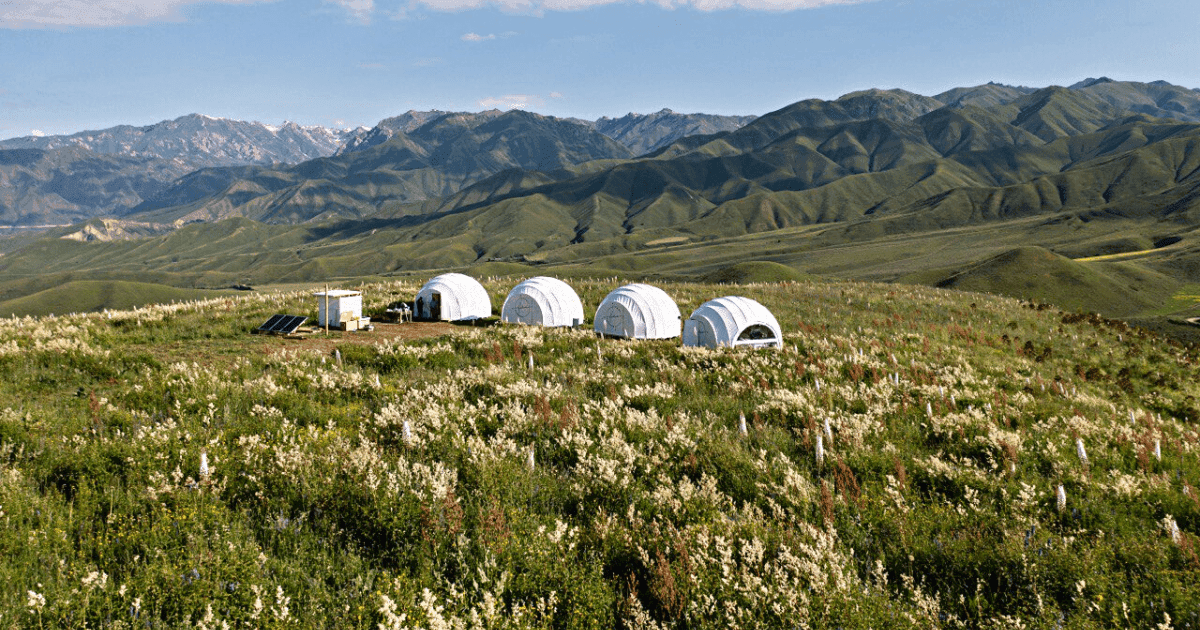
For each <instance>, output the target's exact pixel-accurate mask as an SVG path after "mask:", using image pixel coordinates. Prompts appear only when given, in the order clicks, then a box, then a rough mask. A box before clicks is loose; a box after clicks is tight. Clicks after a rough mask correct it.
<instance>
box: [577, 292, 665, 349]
mask: <svg viewBox="0 0 1200 630" xmlns="http://www.w3.org/2000/svg"><path fill="white" fill-rule="evenodd" d="M680 319H681V317H680V314H679V307H678V306H676V305H675V300H672V299H671V296H669V295H667V293H666V291H663V290H662V289H660V288H658V287H654V286H650V285H648V284H627V285H625V286H623V287H620V288H618V289H616V290H614V291H613V292H611V293H609V294H608V296H606V297H605V298H604V301H603V302H601V303H600V307H599V308H597V309H596V318H595V324H594V325H593V329H594V330H595V331H596V332H597V333H600V334H602V335H604V336H607V337H624V338H626V339H673V338H675V337H678V336H679V331H680Z"/></svg>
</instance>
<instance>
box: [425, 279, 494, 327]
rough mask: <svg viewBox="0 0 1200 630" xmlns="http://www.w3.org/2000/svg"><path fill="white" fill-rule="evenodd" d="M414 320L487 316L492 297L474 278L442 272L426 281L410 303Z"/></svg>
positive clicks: (454, 319) (490, 311)
mask: <svg viewBox="0 0 1200 630" xmlns="http://www.w3.org/2000/svg"><path fill="white" fill-rule="evenodd" d="M413 306H414V308H413V315H414V317H415V318H416V319H424V320H434V321H446V322H456V321H463V320H470V319H480V318H484V317H490V316H491V314H492V300H491V298H490V297H488V294H487V289H484V288H483V285H482V284H479V282H478V281H476V280H475V279H474V278H472V277H470V276H465V275H463V274H461V273H446V274H442V275H440V276H437V277H435V278H433V279H431V280H430V281H429V282H426V283H425V285H424V286H422V287H421V290H420V291H418V292H417V298H416V300H415V301H414V303H413Z"/></svg>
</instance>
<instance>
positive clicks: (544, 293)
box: [500, 276, 583, 326]
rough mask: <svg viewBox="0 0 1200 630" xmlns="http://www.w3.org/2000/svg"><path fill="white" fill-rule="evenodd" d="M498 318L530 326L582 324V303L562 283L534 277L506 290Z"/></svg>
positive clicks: (571, 290)
mask: <svg viewBox="0 0 1200 630" xmlns="http://www.w3.org/2000/svg"><path fill="white" fill-rule="evenodd" d="M500 319H501V320H502V321H504V322H507V323H510V324H529V325H532V326H578V325H580V324H582V323H583V302H581V301H579V294H577V293H575V289H572V288H571V285H569V284H567V283H566V282H563V281H562V280H559V279H558V278H550V277H548V276H538V277H536V278H530V279H528V280H526V281H524V282H522V283H521V284H518V285H517V286H515V287H513V290H512V291H509V292H508V297H507V298H505V300H504V306H503V307H502V308H501V309H500Z"/></svg>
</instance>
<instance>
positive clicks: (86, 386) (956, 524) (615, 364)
mask: <svg viewBox="0 0 1200 630" xmlns="http://www.w3.org/2000/svg"><path fill="white" fill-rule="evenodd" d="M518 281H519V278H501V279H491V280H488V281H487V282H486V285H487V287H488V289H489V291H490V292H491V294H492V295H493V297H494V299H495V301H496V302H497V304H496V305H497V306H498V305H499V304H498V302H499V301H502V300H503V296H504V295H505V294H506V293H507V291H508V290H509V289H510V288H511V287H512V286H513V285H515V284H516V283H517V282H518ZM572 285H573V286H575V288H576V289H577V291H579V293H580V295H581V297H582V298H583V302H584V305H585V311H589V314H590V312H593V311H594V309H595V307H596V305H597V304H598V303H599V301H600V300H601V298H602V297H603V296H604V295H605V294H606V293H608V291H610V290H611V289H613V288H615V287H616V286H617V283H616V282H614V281H604V280H596V279H579V280H573V281H572ZM418 286H419V285H418V284H417V283H415V282H407V283H404V282H401V283H380V284H373V285H369V286H365V287H363V288H364V291H365V296H366V301H367V307H368V310H372V309H380V308H382V307H383V306H384V305H386V304H387V303H389V302H391V301H393V300H396V299H411V298H412V297H413V296H414V295H415V293H416V291H417V288H418ZM662 286H663V288H664V289H665V290H667V291H668V293H670V294H671V295H672V296H673V297H674V298H675V299H676V301H677V302H678V304H679V307H680V310H681V312H683V313H684V315H685V317H686V315H687V314H688V313H690V312H691V311H692V310H693V309H694V308H696V307H697V306H699V305H700V304H701V303H703V302H704V301H706V300H708V299H710V298H713V297H717V296H719V295H724V294H727V293H730V292H737V293H739V294H743V295H746V296H748V297H752V298H754V299H756V300H758V301H760V302H762V303H763V304H764V305H766V306H768V307H769V308H770V309H772V310H773V311H774V313H775V314H776V316H777V318H778V319H779V322H780V324H781V325H782V327H783V331H784V335H785V345H784V347H783V348H782V349H780V350H778V351H759V352H742V351H730V350H727V349H721V350H703V349H686V348H681V347H680V346H679V345H678V343H676V342H669V341H668V342H661V341H654V342H639V341H621V340H613V339H597V338H596V337H595V336H594V335H592V334H591V332H590V329H589V330H563V329H556V330H546V329H538V328H530V327H522V326H501V325H495V326H488V327H470V326H464V327H461V328H460V329H459V330H457V331H456V332H455V333H454V334H451V335H447V336H443V337H438V338H432V339H425V340H418V341H407V342H402V341H386V340H383V339H382V338H381V337H379V336H375V337H373V336H372V334H371V333H345V334H342V333H334V334H333V337H334V339H333V342H334V343H328V342H318V341H317V340H315V339H313V340H308V341H298V342H292V341H286V342H285V341H281V340H279V339H276V338H268V337H259V336H251V335H250V334H248V333H249V331H250V329H251V328H253V327H254V326H257V325H258V324H259V323H261V322H262V321H263V320H265V319H266V317H267V316H269V315H271V314H272V313H277V312H293V313H299V314H309V315H313V314H314V311H315V309H316V303H315V300H314V299H313V298H311V297H310V295H309V294H308V293H306V292H301V291H297V292H286V293H284V292H281V293H254V294H248V295H241V296H232V297H221V298H216V299H209V300H205V301H199V302H188V303H179V304H173V305H165V306H156V307H146V308H141V309H137V310H128V311H107V312H103V313H89V314H81V315H67V316H57V317H45V318H23V319H7V320H0V371H2V372H3V373H4V374H5V375H6V377H5V379H4V381H3V384H0V557H3V558H5V561H4V562H0V584H3V585H4V587H3V588H2V589H0V628H23V627H38V628H49V627H71V628H79V627H106V628H177V627H196V628H210V629H212V628H260V627H312V628H317V627H323V628H371V629H375V628H378V629H381V630H383V629H392V628H418V627H419V628H613V627H620V628H710V627H737V628H755V627H764V628H779V627H787V628H792V627H812V628H825V627H972V628H991V627H996V628H999V627H1005V628H1009V627H1013V628H1016V627H1031V628H1092V627H1109V626H1125V627H1155V626H1157V627H1175V628H1183V627H1200V556H1198V555H1197V552H1198V550H1197V547H1198V545H1200V538H1198V536H1197V535H1198V533H1200V494H1198V493H1200V489H1197V488H1196V485H1197V484H1200V430H1198V427H1197V423H1198V422H1200V403H1198V402H1197V396H1200V384H1198V383H1197V379H1196V378H1195V375H1196V365H1197V361H1198V360H1200V356H1198V354H1197V351H1196V349H1195V348H1194V347H1183V346H1180V345H1177V344H1173V343H1171V342H1168V341H1165V340H1163V339H1160V338H1156V337H1153V336H1151V335H1148V334H1146V333H1143V332H1139V331H1138V330H1137V329H1132V328H1129V327H1127V326H1126V325H1125V324H1122V323H1119V322H1114V321H1110V320H1105V319H1101V318H1099V317H1095V316H1085V315H1076V314H1069V313H1063V312H1061V311H1058V310H1056V309H1053V308H1045V307H1038V306H1035V305H1033V304H1030V303H1024V302H1020V301H1017V300H1013V299H1009V298H999V297H993V296H986V295H979V294H968V293H958V292H953V291H944V290H938V289H932V288H926V287H919V286H903V285H881V284H866V283H849V282H830V283H814V282H782V283H760V284H751V285H745V286H740V287H737V288H731V287H728V286H717V285H705V284H663V285H662Z"/></svg>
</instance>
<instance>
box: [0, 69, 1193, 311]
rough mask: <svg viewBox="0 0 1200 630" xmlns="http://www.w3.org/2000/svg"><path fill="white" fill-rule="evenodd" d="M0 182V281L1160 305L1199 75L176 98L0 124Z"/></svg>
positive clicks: (1183, 233)
mask: <svg viewBox="0 0 1200 630" xmlns="http://www.w3.org/2000/svg"><path fill="white" fill-rule="evenodd" d="M0 183H3V187H2V188H0V224H6V225H17V226H21V225H26V226H28V225H58V227H54V228H52V229H49V230H47V231H44V232H39V233H37V234H34V233H31V232H26V231H22V232H21V233H20V234H19V235H17V236H13V237H11V238H9V239H7V240H5V241H0V251H2V252H4V254H3V256H0V274H3V275H4V276H5V277H8V278H12V279H13V280H9V281H7V282H8V283H9V285H11V286H0V299H11V298H13V297H23V296H24V295H28V294H30V293H31V292H33V291H34V290H40V289H46V288H49V287H51V286H53V284H54V283H55V282H61V281H62V279H63V278H64V277H67V276H69V277H71V278H73V279H75V280H79V279H83V278H89V279H110V278H124V279H128V280H130V281H135V280H136V281H146V282H156V283H161V284H164V285H172V286H176V287H188V288H193V287H213V286H227V285H229V284H234V283H247V282H251V283H256V284H262V283H281V282H300V281H313V280H324V279H329V278H337V277H342V278H352V277H366V276H372V275H381V274H395V273H409V272H419V271H425V270H433V269H466V270H468V271H470V270H474V271H475V272H478V273H490V272H496V271H497V270H506V271H507V272H512V273H521V272H522V271H521V270H526V269H529V270H532V269H534V268H537V269H543V268H544V269H543V270H542V271H537V272H536V273H545V272H546V271H545V270H555V271H554V273H560V274H567V275H569V274H572V273H577V274H578V273H621V274H624V275H636V276H639V277H653V276H672V277H694V278H711V277H735V276H736V277H739V278H742V279H743V280H753V279H755V277H753V274H751V277H743V276H744V275H745V274H741V273H740V271H739V270H744V269H748V268H753V269H760V270H771V271H769V272H764V273H766V275H767V276H772V275H778V274H779V273H781V271H780V270H786V271H787V273H785V274H783V275H785V276H789V277H791V276H792V275H793V274H794V275H795V276H796V277H804V278H820V277H837V278H854V279H861V280H872V281H887V282H912V283H922V284H929V285H936V286H945V287H953V288H961V289H965V290H974V291H988V292H996V293H1004V294H1008V295H1013V296H1017V297H1022V298H1025V299H1031V300H1038V301H1046V302H1052V303H1056V304H1058V305H1060V306H1063V307H1064V308H1070V309H1079V310H1089V311H1097V312H1100V313H1102V314H1105V315H1109V316H1114V317H1126V318H1139V317H1160V318H1161V317H1163V316H1166V315H1170V316H1171V317H1175V318H1178V317H1180V316H1182V315H1187V314H1189V313H1188V311H1189V309H1191V310H1194V309H1195V306H1196V302H1195V300H1189V299H1188V298H1187V296H1188V295H1191V294H1194V293H1197V292H1198V291H1196V290H1195V289H1197V288H1200V286H1197V284H1196V283H1198V282H1200V280H1198V278H1200V239H1198V238H1197V233H1196V228H1197V225H1200V223H1198V221H1200V91H1197V90H1193V89H1188V88H1184V87H1180V86H1176V85H1172V84H1169V83H1166V82H1162V81H1155V82H1150V83H1141V82H1132V81H1113V80H1110V79H1106V78H1101V79H1088V80H1085V81H1081V82H1079V83H1076V84H1074V85H1070V86H1066V87H1060V86H1051V87H1044V88H1031V87H1019V86H1008V85H1000V84H995V83H989V84H986V85H979V86H974V87H963V88H955V89H952V90H948V91H946V92H943V93H941V94H937V95H934V96H923V95H919V94H914V93H911V92H907V91H904V90H899V89H890V90H884V89H870V90H864V91H860V92H853V93H850V94H846V95H845V96H842V97H840V98H837V99H834V100H820V99H808V100H803V101H799V102H797V103H794V104H791V105H788V106H786V107H783V108H781V109H779V110H777V111H774V112H770V113H767V114H763V115H761V116H718V115H707V114H679V113H676V112H673V111H671V110H665V109H664V110H662V111H659V112H656V113H654V114H648V115H641V114H629V115H627V116H623V117H620V118H601V119H599V120H596V121H585V120H578V119H564V118H555V117H551V116H543V115H539V114H535V113H531V112H526V111H521V110H512V111H507V112H501V111H496V110H493V111H485V112H478V113H468V112H442V111H428V112H407V113H405V114H402V115H400V116H396V117H393V118H388V119H385V120H383V121H381V122H380V123H379V124H378V125H376V126H375V127H373V128H371V129H365V128H360V129H356V130H327V129H321V128H309V127H300V126H298V125H294V124H290V123H289V124H285V125H283V126H282V127H269V126H266V125H261V124H259V123H245V122H240V121H229V120H222V119H214V118H208V117H204V116H186V117H183V118H180V119H177V120H175V121H168V122H164V123H160V124H159V125H154V126H151V127H118V128H114V129H110V130H105V131H99V132H82V133H80V134H75V135H72V136H53V137H40V138H17V139H12V140H4V141H0ZM749 262H755V265H751V266H750V267H747V266H746V265H747V263H749ZM759 263H770V264H759ZM151 270H152V271H151ZM529 273H530V274H532V273H534V272H533V271H530V272H529ZM731 274H732V275H731ZM38 278H41V279H42V280H40V281H39V280H37V279H38ZM17 279H19V281H20V288H15V287H16V284H15V283H16V282H17ZM764 279H769V278H765V276H764ZM3 306H4V302H0V312H3ZM1196 314H1200V313H1190V315H1196Z"/></svg>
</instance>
